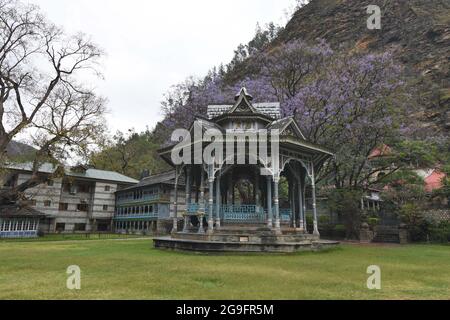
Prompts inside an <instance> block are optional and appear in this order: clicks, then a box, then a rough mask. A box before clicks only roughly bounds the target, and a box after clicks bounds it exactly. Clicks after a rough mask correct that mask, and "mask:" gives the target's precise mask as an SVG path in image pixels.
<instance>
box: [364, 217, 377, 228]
mask: <svg viewBox="0 0 450 320" xmlns="http://www.w3.org/2000/svg"><path fill="white" fill-rule="evenodd" d="M379 222H380V219H379V218H368V219H367V223H368V224H369V226H370V228H371V229H373V228H375V227H376V226H377V225H378V223H379Z"/></svg>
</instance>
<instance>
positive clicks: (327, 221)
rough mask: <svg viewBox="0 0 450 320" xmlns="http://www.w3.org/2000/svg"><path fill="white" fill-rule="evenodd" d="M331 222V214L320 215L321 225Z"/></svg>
mask: <svg viewBox="0 0 450 320" xmlns="http://www.w3.org/2000/svg"><path fill="white" fill-rule="evenodd" d="M328 224H330V217H329V216H320V217H319V225H321V226H324V225H328Z"/></svg>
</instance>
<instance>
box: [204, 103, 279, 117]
mask: <svg viewBox="0 0 450 320" xmlns="http://www.w3.org/2000/svg"><path fill="white" fill-rule="evenodd" d="M253 107H254V108H255V109H256V111H257V112H258V113H261V114H263V115H266V116H269V117H271V118H273V119H280V118H281V110H280V104H279V103H278V102H264V103H254V104H253ZM232 108H233V105H209V106H208V111H207V114H208V119H213V118H217V117H219V116H221V115H223V114H225V113H227V112H228V111H230V110H231V109H232Z"/></svg>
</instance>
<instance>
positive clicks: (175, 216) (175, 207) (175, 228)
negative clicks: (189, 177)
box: [172, 168, 179, 233]
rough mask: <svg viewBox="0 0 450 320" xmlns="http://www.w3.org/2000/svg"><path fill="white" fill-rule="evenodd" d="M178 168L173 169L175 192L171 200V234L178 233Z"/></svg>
mask: <svg viewBox="0 0 450 320" xmlns="http://www.w3.org/2000/svg"><path fill="white" fill-rule="evenodd" d="M178 170H179V169H178V168H175V191H174V200H173V216H172V219H173V226H172V233H176V232H177V231H178V177H179V174H178Z"/></svg>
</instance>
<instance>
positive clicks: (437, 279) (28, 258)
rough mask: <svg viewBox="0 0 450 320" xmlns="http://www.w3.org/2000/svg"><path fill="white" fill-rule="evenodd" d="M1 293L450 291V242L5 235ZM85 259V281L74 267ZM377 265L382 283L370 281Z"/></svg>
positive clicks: (403, 294) (432, 295)
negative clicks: (300, 246) (177, 247)
mask: <svg viewBox="0 0 450 320" xmlns="http://www.w3.org/2000/svg"><path fill="white" fill-rule="evenodd" d="M0 261H1V262H0V299H450V246H439V245H411V246H359V245H342V246H341V247H340V248H338V249H334V250H331V251H328V252H320V253H312V252H311V253H309V252H308V253H300V254H293V255H264V254H262V255H261V254H249V255H242V254H240V255H205V254H194V253H193V254H189V253H177V252H169V251H158V250H155V249H153V248H152V243H151V240H149V239H143V240H138V239H128V240H90V241H63V242H62V241H59V242H48V241H46V242H0ZM69 265H78V266H79V267H80V268H81V272H82V274H81V286H82V288H81V290H79V291H70V290H68V289H67V288H66V279H67V274H66V269H67V267H68V266H69ZM369 265H378V266H380V268H381V272H382V289H381V290H375V291H372V290H368V289H367V287H366V281H367V277H368V276H369V275H368V274H366V269H367V267H368V266H369Z"/></svg>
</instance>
